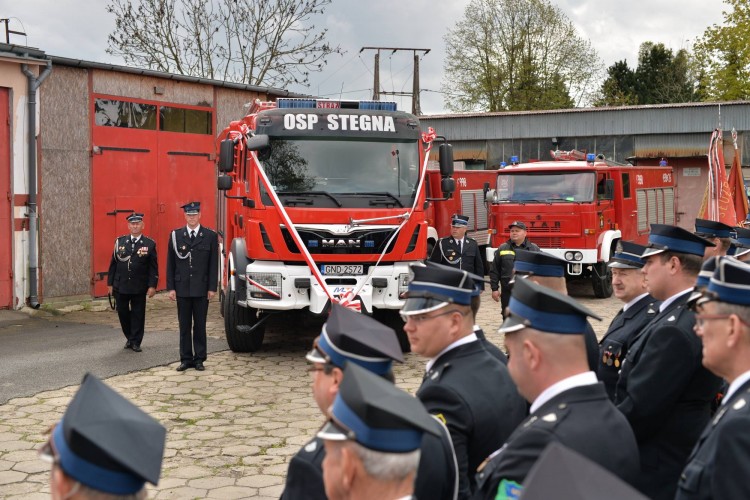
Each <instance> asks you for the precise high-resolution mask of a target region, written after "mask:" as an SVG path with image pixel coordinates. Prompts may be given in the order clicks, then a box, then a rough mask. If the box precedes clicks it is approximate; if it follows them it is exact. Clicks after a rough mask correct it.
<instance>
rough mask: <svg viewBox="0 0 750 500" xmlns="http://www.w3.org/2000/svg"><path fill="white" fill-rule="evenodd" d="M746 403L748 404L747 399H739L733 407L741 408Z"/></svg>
mask: <svg viewBox="0 0 750 500" xmlns="http://www.w3.org/2000/svg"><path fill="white" fill-rule="evenodd" d="M746 404H747V401H745V400H744V399H740V400H739V401H737V402H736V403H734V404H733V405H732V408H734V409H735V410H740V409H742V408H744V407H745V405H746Z"/></svg>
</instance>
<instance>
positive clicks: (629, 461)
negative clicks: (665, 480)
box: [473, 280, 638, 500]
mask: <svg viewBox="0 0 750 500" xmlns="http://www.w3.org/2000/svg"><path fill="white" fill-rule="evenodd" d="M588 316H591V317H593V318H596V319H599V318H598V316H596V315H595V314H593V313H592V312H591V311H589V310H588V309H586V308H585V307H583V306H582V305H580V304H578V303H577V302H576V301H575V300H573V299H571V298H569V297H567V296H564V295H562V294H559V293H557V292H555V291H553V290H551V289H549V288H546V287H544V286H540V285H538V284H536V283H534V282H532V281H530V280H518V281H517V282H516V283H515V285H514V287H513V294H512V297H511V300H510V304H509V305H508V317H507V318H506V319H505V321H504V322H503V324H502V326H501V327H500V330H499V331H500V332H501V333H504V334H505V346H506V348H507V349H508V369H509V371H510V374H511V377H513V381H514V382H515V383H516V385H517V386H518V391H519V392H520V393H521V395H523V397H524V398H526V400H527V401H528V402H529V403H531V410H530V415H529V416H528V418H526V419H525V420H524V421H523V423H521V424H520V425H519V426H518V427H517V428H516V429H515V430H514V432H513V434H512V435H511V436H510V437H509V438H508V439H507V441H506V442H505V444H504V445H503V446H502V447H498V448H497V449H496V451H495V452H494V453H492V454H491V455H489V456H488V458H487V460H485V462H484V463H483V464H482V466H480V468H479V470H478V473H477V492H476V494H475V495H474V497H473V498H475V499H487V500H494V499H495V498H509V497H508V496H504V493H505V492H506V491H509V490H515V491H518V490H519V489H520V488H521V485H522V484H523V483H524V481H525V479H526V475H527V474H528V473H529V471H530V470H531V468H532V466H533V465H534V463H535V462H536V461H537V459H538V458H539V457H540V456H541V455H542V452H543V451H544V450H545V448H546V447H547V445H548V444H550V443H552V442H558V443H560V444H563V445H565V446H567V447H568V448H570V449H572V450H574V451H576V452H578V453H580V454H581V455H583V456H585V457H587V458H589V459H591V460H592V461H594V462H596V463H597V464H599V465H601V466H602V467H604V468H606V469H608V470H609V471H610V472H612V473H613V474H616V475H617V476H619V477H620V478H622V479H623V480H624V481H626V482H632V481H633V480H634V479H635V476H636V475H637V474H638V448H637V446H636V442H635V437H634V436H633V431H632V430H631V429H630V426H629V425H628V422H627V420H626V419H625V417H624V416H623V415H622V414H621V413H620V412H618V411H617V409H616V408H615V406H614V405H613V404H612V402H611V401H610V400H609V399H608V398H607V393H606V392H605V390H604V386H603V385H602V384H601V382H598V381H597V379H596V375H595V374H594V372H592V371H590V370H589V366H588V362H587V360H586V349H585V345H584V339H583V333H584V331H585V330H586V328H587V325H588V322H587V317H588ZM606 497H607V494H606V492H604V491H603V492H602V498H606ZM512 498H517V496H516V497H512Z"/></svg>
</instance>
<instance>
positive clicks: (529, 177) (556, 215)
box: [487, 154, 675, 297]
mask: <svg viewBox="0 0 750 500" xmlns="http://www.w3.org/2000/svg"><path fill="white" fill-rule="evenodd" d="M488 199H490V200H491V203H492V207H491V217H490V218H491V220H490V226H491V229H492V232H493V235H492V241H491V244H492V245H491V247H490V248H488V249H487V258H488V260H492V257H493V255H494V251H495V249H497V247H498V246H500V245H501V244H502V243H504V242H505V241H507V240H508V237H509V231H508V224H510V223H511V222H512V221H515V220H520V221H523V222H525V223H526V225H527V226H528V238H529V239H530V240H531V241H533V242H534V243H536V244H537V245H539V246H540V247H541V249H542V250H543V251H545V252H548V253H551V254H553V255H555V256H557V257H560V258H562V259H565V260H566V261H568V266H567V271H566V275H567V276H568V277H569V278H576V277H577V278H587V279H590V280H591V284H592V286H593V288H594V294H595V295H596V296H597V297H609V296H610V295H611V294H612V275H611V271H610V270H609V268H608V267H607V265H606V263H607V261H608V260H609V257H610V255H611V254H612V253H613V252H614V250H615V248H616V245H617V242H618V241H619V240H621V239H624V240H632V241H636V242H638V243H641V244H644V243H646V242H647V240H648V233H649V230H650V225H651V224H652V223H659V224H674V223H675V179H674V176H673V172H672V167H669V166H652V167H649V166H638V167H634V166H631V165H622V164H615V163H611V162H608V161H605V160H604V159H603V158H602V157H597V156H595V155H593V154H589V155H587V158H586V160H583V161H542V162H535V163H526V164H519V165H516V166H510V167H507V168H505V169H503V170H499V171H498V176H497V183H496V185H495V189H493V190H491V191H490V192H489V193H488Z"/></svg>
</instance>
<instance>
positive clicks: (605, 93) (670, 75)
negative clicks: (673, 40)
mask: <svg viewBox="0 0 750 500" xmlns="http://www.w3.org/2000/svg"><path fill="white" fill-rule="evenodd" d="M607 75H608V76H607V79H606V80H604V83H603V84H602V87H601V89H600V95H599V98H598V99H597V100H596V103H595V104H596V105H597V106H622V105H628V104H666V103H673V102H693V101H697V100H698V97H699V96H698V91H697V88H698V76H696V75H695V74H694V71H693V62H692V59H691V56H690V53H689V52H688V51H687V50H685V49H680V50H678V51H677V53H676V54H675V53H674V52H672V49H668V48H666V47H665V46H664V44H663V43H657V44H655V43H653V42H644V43H643V44H641V47H640V50H639V51H638V66H637V68H636V69H635V70H632V69H630V68H629V67H628V64H627V62H626V61H618V62H616V63H615V64H613V65H612V66H610V67H609V68H607Z"/></svg>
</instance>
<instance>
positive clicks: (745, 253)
mask: <svg viewBox="0 0 750 500" xmlns="http://www.w3.org/2000/svg"><path fill="white" fill-rule="evenodd" d="M727 255H731V256H732V257H734V258H735V259H737V260H741V261H743V262H747V261H748V259H750V229H747V228H744V227H735V228H734V238H732V240H731V242H730V245H729V250H727Z"/></svg>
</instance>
